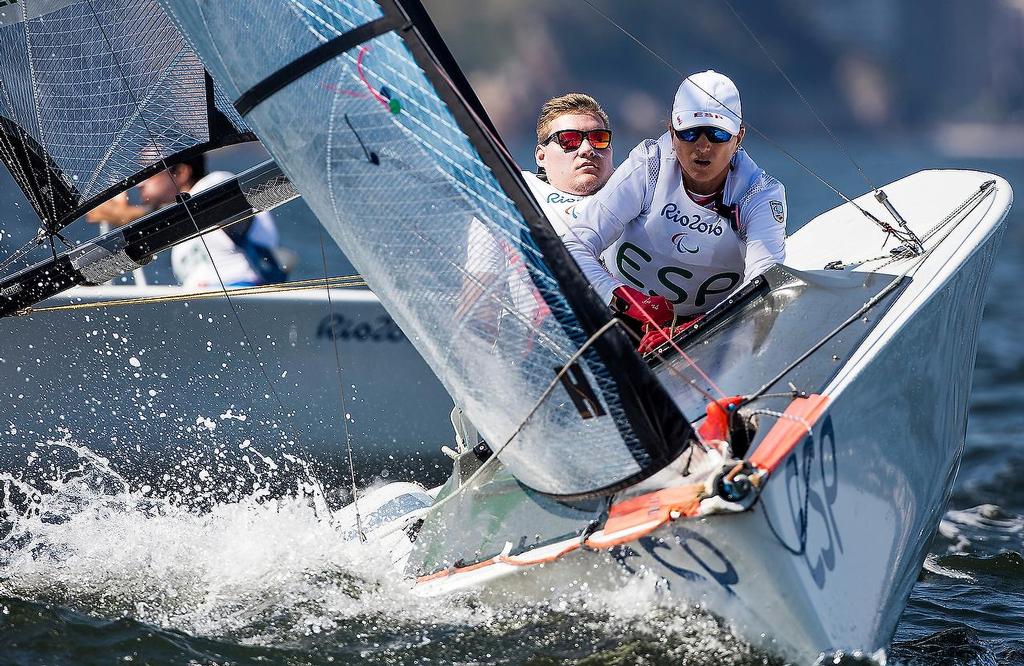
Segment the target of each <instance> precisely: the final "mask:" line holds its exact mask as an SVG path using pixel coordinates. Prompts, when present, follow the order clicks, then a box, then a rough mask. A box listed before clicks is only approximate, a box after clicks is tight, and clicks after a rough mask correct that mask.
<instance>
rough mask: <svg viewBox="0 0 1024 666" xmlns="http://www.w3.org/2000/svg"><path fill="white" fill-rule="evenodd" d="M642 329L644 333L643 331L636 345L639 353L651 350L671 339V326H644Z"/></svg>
mask: <svg viewBox="0 0 1024 666" xmlns="http://www.w3.org/2000/svg"><path fill="white" fill-rule="evenodd" d="M644 330H645V331H646V333H644V337H643V338H642V339H641V340H640V344H639V345H637V347H636V350H637V352H639V353H640V354H647V353H649V352H652V351H654V350H655V349H657V348H658V347H660V346H661V345H663V344H665V343H666V342H668V341H669V340H671V339H672V327H671V326H651V327H644Z"/></svg>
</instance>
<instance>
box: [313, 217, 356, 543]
mask: <svg viewBox="0 0 1024 666" xmlns="http://www.w3.org/2000/svg"><path fill="white" fill-rule="evenodd" d="M317 226H319V225H317ZM319 238H320V261H321V262H322V263H323V267H324V280H325V281H326V280H327V279H328V278H327V249H326V248H325V247H324V229H323V227H322V226H321V227H320V234H319ZM327 317H328V321H331V322H333V321H334V301H333V300H332V299H331V290H330V289H328V290H327ZM331 346H332V347H333V348H334V368H335V375H334V376H335V378H336V379H337V380H338V401H339V402H340V403H341V422H342V424H343V425H344V427H345V453H346V456H347V458H348V474H349V480H350V481H351V483H352V507H353V508H354V509H355V514H356V534H358V535H359V540H360V541H363V542H365V541H366V533H365V532H363V520H362V517H361V516H360V515H359V502H358V501H357V500H356V465H355V462H354V461H353V459H352V433H351V431H350V430H349V427H348V412H347V411H346V410H345V382H344V380H343V378H342V371H341V351H340V349H339V348H338V336H336V335H334V332H333V330H332V331H331Z"/></svg>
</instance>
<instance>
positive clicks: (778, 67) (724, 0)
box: [722, 0, 878, 191]
mask: <svg viewBox="0 0 1024 666" xmlns="http://www.w3.org/2000/svg"><path fill="white" fill-rule="evenodd" d="M722 3H724V4H725V6H726V7H728V8H729V11H730V12H732V15H733V16H735V17H736V20H737V21H738V22H739V24H740V25H741V26H743V29H744V30H746V31H747V34H748V35H750V37H751V39H753V40H754V43H755V44H757V47H758V48H759V49H761V53H763V54H764V55H765V57H766V58H768V61H769V62H770V63H771V64H772V65H773V66H774V67H775V69H776V70H777V71H778V72H779V74H780V75H781V76H782V78H783V79H785V80H786V83H788V84H789V87H790V88H792V89H793V92H794V93H796V96H797V97H799V98H800V101H802V102H803V103H804V106H806V107H807V110H808V111H810V112H811V115H812V116H814V119H815V120H817V121H818V124H819V125H821V127H822V129H824V130H825V132H826V133H828V135H829V137H830V138H831V139H832V142H833V143H835V144H836V147H838V148H839V150H840V151H841V152H842V153H843V155H845V156H846V159H848V160H850V163H851V164H853V166H854V168H855V169H857V171H858V172H859V173H860V175H861V178H863V179H864V182H865V183H867V186H868V188H869V189H871V190H872V191H878V187H877V186H876V185H875V184H874V182H873V181H872V180H871V178H869V177H868V175H867V174H866V173H865V172H864V169H862V168H861V166H860V164H858V163H857V160H855V159H854V158H853V155H851V154H850V151H849V150H847V149H846V145H845V144H843V142H842V141H840V140H839V137H837V136H836V135H835V134H834V133H833V132H832V128H831V127H829V126H828V124H827V123H826V122H825V121H824V120H823V119H822V117H821V116H820V115H818V111H817V110H816V109H815V108H814V106H813V105H812V104H811V102H810V100H808V99H807V98H806V97H805V96H804V94H803V92H801V91H800V89H799V88H798V87H797V85H796V83H794V82H793V80H792V79H791V78H789V75H788V74H786V72H785V71H784V70H783V69H782V66H781V65H779V63H778V61H776V60H775V58H773V57H772V54H771V53H769V51H768V48H767V47H766V46H765V45H764V43H762V42H761V40H760V38H759V37H758V36H757V34H755V33H754V31H753V30H752V29H751V27H750V26H749V25H748V24H747V22H746V21H744V20H743V17H742V16H740V15H739V12H737V11H736V8H735V7H733V5H732V3H731V2H729V0H722Z"/></svg>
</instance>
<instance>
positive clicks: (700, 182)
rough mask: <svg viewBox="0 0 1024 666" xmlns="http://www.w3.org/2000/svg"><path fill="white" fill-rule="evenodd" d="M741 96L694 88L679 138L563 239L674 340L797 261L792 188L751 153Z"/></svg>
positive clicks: (637, 322) (651, 336) (620, 307)
mask: <svg viewBox="0 0 1024 666" xmlns="http://www.w3.org/2000/svg"><path fill="white" fill-rule="evenodd" d="M745 133H746V130H745V128H744V126H743V122H742V115H741V108H740V94H739V91H738V90H737V88H736V85H735V84H734V83H733V82H732V81H731V80H730V79H729V78H728V77H726V76H724V75H722V74H719V73H718V72H715V71H713V70H708V71H706V72H700V73H698V74H693V75H691V76H689V77H687V78H686V79H684V80H683V82H682V84H680V86H679V89H678V91H677V92H676V96H675V99H674V101H673V104H672V118H671V120H670V121H669V123H668V131H667V132H666V133H665V134H663V135H662V136H661V137H660V138H658V139H647V140H645V141H644V142H643V143H641V144H640V145H638V146H637V147H636V148H634V149H633V151H632V152H631V153H630V154H629V157H628V158H627V159H626V161H625V162H623V163H622V164H621V165H620V166H619V167H618V169H616V171H615V173H614V175H612V177H611V179H610V180H609V181H608V184H607V185H606V186H605V187H604V188H602V189H601V191H600V192H598V193H597V194H595V195H594V197H593V198H592V200H591V201H589V202H588V205H587V206H586V207H585V208H584V209H582V210H581V212H580V215H579V219H577V220H576V221H575V222H574V223H573V225H572V233H570V234H568V235H566V236H565V237H564V241H565V244H566V246H567V247H568V248H569V251H570V253H571V254H572V256H573V258H574V259H575V260H576V262H577V264H579V266H580V268H581V269H582V271H583V273H584V274H585V275H586V276H587V278H588V279H589V280H590V282H591V284H592V285H593V288H594V289H595V290H596V291H597V293H598V295H599V296H600V297H601V298H602V299H603V300H604V302H605V303H608V304H609V305H610V306H611V307H612V308H613V309H614V310H615V311H617V312H619V313H621V315H622V316H623V319H624V320H625V321H626V322H627V324H630V325H631V326H632V327H633V328H634V330H636V331H637V332H638V333H641V334H644V335H643V338H642V340H641V343H640V345H639V347H638V348H639V350H640V351H641V352H646V351H649V350H650V349H653V348H654V347H656V346H657V345H659V344H661V343H662V342H664V341H666V340H668V339H670V338H671V334H672V331H673V329H672V326H671V325H672V324H673V323H676V324H681V325H683V326H685V325H687V324H691V323H693V322H694V321H696V320H697V319H698V318H699V317H700V316H702V315H703V313H705V312H707V311H708V310H709V309H711V308H712V307H713V306H715V305H716V304H718V303H720V302H721V301H723V300H724V299H725V298H726V297H727V296H728V295H729V294H730V293H732V292H733V291H734V290H735V289H736V288H737V287H739V286H740V285H741V284H743V283H744V282H745V281H747V280H750V279H751V278H753V277H755V276H757V275H760V274H761V273H763V272H764V271H765V270H767V269H768V268H769V267H771V266H772V265H774V264H776V263H779V262H782V261H783V260H784V259H785V256H786V191H785V188H783V186H782V184H781V183H780V182H779V181H777V180H775V179H774V178H772V177H771V176H769V175H768V174H767V173H765V172H764V171H763V170H762V169H760V168H758V166H757V165H756V164H755V163H754V161H753V160H752V159H751V158H750V157H749V156H748V155H747V153H746V151H745V150H744V149H743V148H742V147H741V144H742V142H743V136H744V134H745Z"/></svg>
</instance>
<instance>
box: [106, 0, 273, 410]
mask: <svg viewBox="0 0 1024 666" xmlns="http://www.w3.org/2000/svg"><path fill="white" fill-rule="evenodd" d="M87 2H88V4H89V9H90V10H91V11H92V15H93V18H94V19H95V20H96V27H97V28H99V31H100V34H102V35H103V39H104V41H105V42H106V44H107V49H108V50H109V52H110V57H111V58H112V59H113V61H114V64H115V65H117V71H118V73H119V74H120V77H121V82H122V84H123V85H124V87H125V90H126V91H127V92H128V94H129V95H130V96H131V98H132V101H133V102H134V103H135V107H136V109H137V110H138V113H139V118H140V119H141V120H142V124H143V126H144V127H145V129H146V134H147V136H148V138H149V141H150V143H151V144H152V145H153V147H154V148H156V149H157V150H159V148H160V144H159V142H157V140H156V134H155V133H154V132H153V129H152V128H151V127H150V124H149V120H148V119H147V118H146V114H145V113H143V107H142V104H141V103H140V101H139V99H138V97H137V96H136V95H135V91H134V90H133V89H132V87H131V85H130V84H129V82H128V75H127V74H126V72H125V71H124V67H123V65H122V64H121V60H120V58H118V57H117V54H116V52H115V49H114V45H113V43H112V42H111V40H110V35H108V34H107V30H106V28H105V27H104V26H103V22H102V21H100V18H99V14H98V13H97V12H96V6H95V4H94V2H93V0H87ZM160 162H161V163H162V164H163V166H164V169H165V170H166V171H170V168H171V167H170V165H168V164H167V159H166V158H165V157H163V155H162V154H161V156H160ZM168 177H170V178H171V184H172V185H174V189H175V191H176V192H177V194H178V197H179V199H180V198H182V197H181V195H182V192H181V189H180V188H179V187H178V183H176V182H175V181H174V178H173V177H171V176H170V174H169V173H168ZM182 205H183V206H184V209H185V212H186V213H187V214H188V217H189V220H191V221H192V224H193V226H195V228H196V232H197V233H199V232H200V229H199V223H198V222H196V219H195V216H194V215H193V214H192V209H191V208H190V207H189V206H188V202H187V201H185V202H184V203H183V204H182ZM198 238H199V241H200V242H201V243H202V244H203V248H204V249H205V250H206V254H207V256H208V257H210V265H211V266H213V271H214V273H215V274H216V276H217V282H219V283H220V287H221V291H223V292H224V297H225V298H227V301H228V305H229V306H230V308H231V313H232V315H233V316H234V318H235V323H236V324H238V328H239V329H240V330H241V332H242V337H243V338H244V339H245V345H246V347H247V348H248V350H249V354H250V355H251V356H252V358H253V360H254V361H255V362H256V366H257V367H258V368H259V371H260V374H261V375H263V380H264V381H265V382H266V384H267V386H268V387H269V389H270V393H271V394H272V395H273V396H274V400H275V401H276V402H277V405H278V407H280V408H281V413H282V414H283V415H284V416H286V417H289V416H290V414H289V412H288V410H287V409H286V408H285V406H284V403H283V402H282V401H281V396H280V395H278V393H277V388H276V387H275V386H274V382H273V381H271V379H270V376H269V375H268V374H267V369H266V367H265V366H264V364H263V362H262V361H261V360H260V357H259V354H258V352H257V350H256V347H255V346H254V345H253V343H252V340H251V338H250V336H249V332H248V331H247V330H246V329H245V326H244V325H243V324H242V318H241V315H240V314H239V313H238V308H237V307H236V304H235V303H233V302H232V301H231V297H230V296H229V295H228V293H227V291H228V290H227V285H225V284H224V279H223V277H221V274H220V269H219V268H218V267H217V264H216V262H214V260H213V254H212V253H211V252H210V247H209V246H208V245H207V244H206V239H205V238H203V235H202V233H199V236H198Z"/></svg>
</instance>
